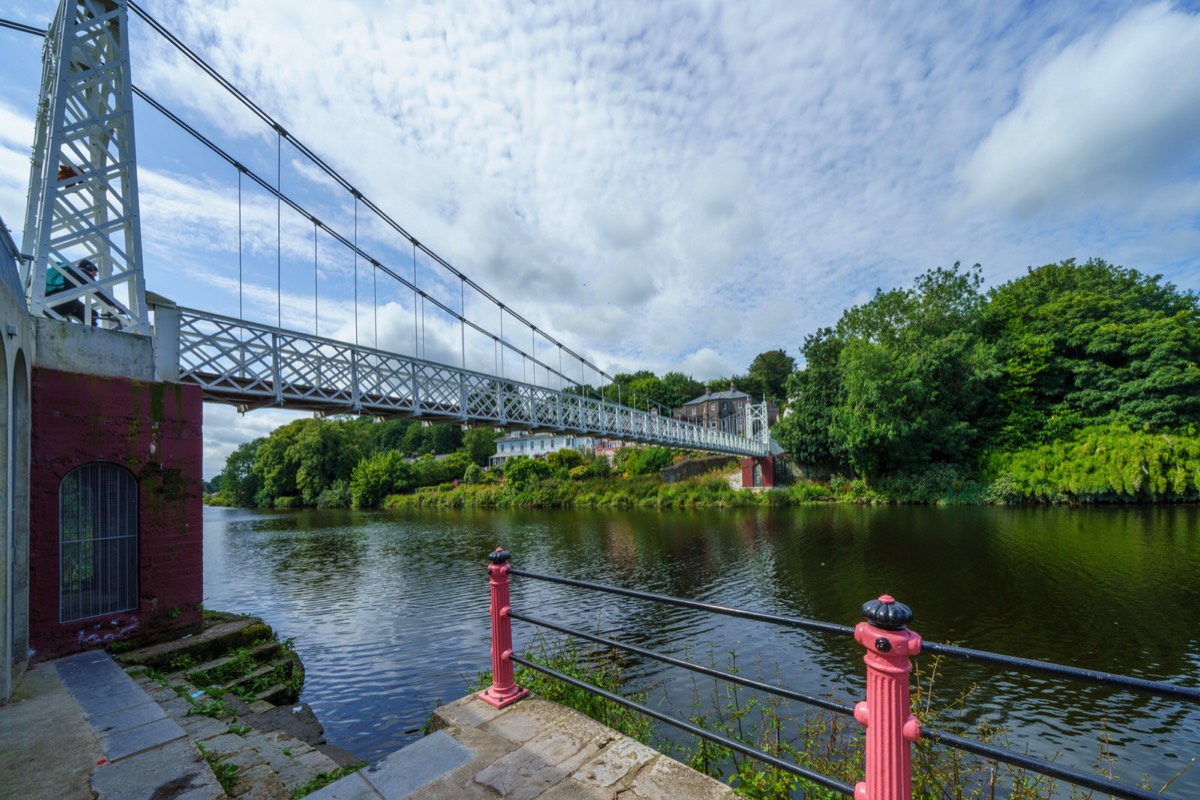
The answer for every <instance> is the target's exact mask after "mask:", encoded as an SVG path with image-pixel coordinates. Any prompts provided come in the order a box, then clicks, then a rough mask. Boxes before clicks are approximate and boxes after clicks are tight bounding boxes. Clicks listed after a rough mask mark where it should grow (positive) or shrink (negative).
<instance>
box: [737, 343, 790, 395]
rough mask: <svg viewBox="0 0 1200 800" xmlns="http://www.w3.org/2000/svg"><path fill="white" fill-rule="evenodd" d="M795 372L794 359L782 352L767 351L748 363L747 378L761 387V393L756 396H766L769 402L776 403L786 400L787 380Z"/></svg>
mask: <svg viewBox="0 0 1200 800" xmlns="http://www.w3.org/2000/svg"><path fill="white" fill-rule="evenodd" d="M795 371H796V359H794V358H792V357H791V356H789V355H788V354H787V353H786V352H785V351H783V350H767V351H766V352H765V353H759V354H758V355H757V356H755V357H754V360H753V361H751V362H750V369H749V371H748V373H747V377H749V378H751V379H753V380H755V381H758V383H759V384H760V385H761V389H762V391H761V392H760V393H759V395H758V396H760V397H761V396H762V395H766V397H767V398H768V399H769V400H772V401H774V402H776V403H778V402H779V401H781V400H784V399H786V397H787V395H786V387H787V379H788V377H789V376H791V374H792V373H793V372H795Z"/></svg>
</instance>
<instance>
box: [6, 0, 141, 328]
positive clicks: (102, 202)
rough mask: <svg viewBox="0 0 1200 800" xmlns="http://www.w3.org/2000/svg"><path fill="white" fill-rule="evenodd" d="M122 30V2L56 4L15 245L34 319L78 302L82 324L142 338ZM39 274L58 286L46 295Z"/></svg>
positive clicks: (133, 166)
mask: <svg viewBox="0 0 1200 800" xmlns="http://www.w3.org/2000/svg"><path fill="white" fill-rule="evenodd" d="M128 30H129V28H128V19H127V13H126V3H125V0H62V2H60V3H59V7H58V11H57V13H56V14H55V17H54V21H53V22H52V23H51V25H50V31H49V33H48V34H47V36H46V44H45V48H44V49H43V51H42V91H41V100H40V101H39V104H38V109H37V118H36V132H35V140H34V147H33V158H32V163H31V166H30V179H29V198H28V202H27V203H26V213H25V231H24V240H23V242H22V248H23V250H24V251H25V252H26V253H29V254H31V255H32V256H33V260H32V262H29V263H27V264H26V266H25V267H24V269H23V274H22V276H21V277H22V280H23V282H24V288H25V293H26V297H27V298H28V301H29V308H30V312H31V313H32V314H34V315H36V316H48V317H52V318H55V319H63V318H64V312H62V311H61V309H63V308H64V306H65V304H68V303H71V302H72V301H79V303H80V304H81V306H82V316H83V320H82V321H83V322H84V323H85V324H90V325H91V324H94V325H97V326H99V327H106V328H113V329H119V330H125V331H129V332H132V333H140V334H144V335H148V334H149V332H150V328H149V315H148V312H147V309H146V299H145V278H144V276H143V272H142V241H141V223H140V217H139V214H138V186H137V167H136V163H137V162H136V157H135V148H134V135H133V92H132V82H131V78H130V59H129V39H128ZM85 259H86V260H89V261H91V262H92V263H93V264H95V265H96V267H97V268H98V274H97V276H96V278H95V279H94V280H89V279H87V277H86V273H85V272H84V271H83V270H81V269H79V264H80V262H81V261H83V260H85ZM49 269H56V270H57V271H58V272H60V273H61V274H62V275H63V277H64V279H65V291H62V292H58V293H55V294H54V295H53V297H52V298H48V297H47V296H46V275H47V271H48V270H49ZM56 307H57V308H58V309H60V310H59V311H56V310H55V308H56ZM77 307H78V306H77Z"/></svg>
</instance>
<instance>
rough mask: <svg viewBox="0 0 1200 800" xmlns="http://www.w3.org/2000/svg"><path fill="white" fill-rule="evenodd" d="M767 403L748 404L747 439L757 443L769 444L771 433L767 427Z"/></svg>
mask: <svg viewBox="0 0 1200 800" xmlns="http://www.w3.org/2000/svg"><path fill="white" fill-rule="evenodd" d="M767 419H768V417H767V401H766V400H764V401H763V402H762V403H761V404H756V403H747V404H746V438H747V439H751V440H753V441H756V442H763V443H769V442H770V441H771V432H770V430H769V429H768V427H767Z"/></svg>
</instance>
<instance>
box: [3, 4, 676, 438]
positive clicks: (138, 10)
mask: <svg viewBox="0 0 1200 800" xmlns="http://www.w3.org/2000/svg"><path fill="white" fill-rule="evenodd" d="M127 5H128V7H129V8H130V10H132V11H133V12H134V13H135V14H136V15H137V16H138V17H139V18H141V19H142V20H143V21H144V22H145V23H146V24H147V25H149V26H150V27H151V28H152V29H153V30H154V31H155V32H157V33H158V34H159V35H160V36H162V37H163V38H164V39H166V40H167V41H168V42H169V43H170V44H171V45H172V46H173V47H175V48H176V49H177V50H178V51H179V52H180V53H182V54H183V55H184V56H185V57H186V58H187V59H188V60H190V61H191V62H192V63H193V64H195V65H196V66H197V67H199V68H200V69H201V70H202V71H203V72H205V73H206V74H207V75H209V77H211V78H212V79H213V80H215V81H216V82H217V83H218V84H219V85H220V86H221V87H222V88H224V89H225V90H226V91H228V92H229V93H230V94H232V95H233V96H234V97H235V98H236V99H237V100H238V101H239V102H240V103H242V105H244V106H245V107H246V108H247V109H249V110H250V111H251V112H252V113H253V114H255V116H257V117H258V118H259V119H260V120H261V121H262V122H263V123H264V124H266V125H268V126H269V127H271V128H272V129H273V130H274V131H275V133H276V186H275V187H271V186H270V184H269V183H268V182H266V181H264V180H263V179H262V178H260V177H259V176H257V175H256V174H254V173H253V172H251V171H250V170H248V169H247V168H246V167H245V166H243V165H242V164H241V163H240V162H238V161H237V160H236V159H234V158H233V157H232V156H230V155H229V154H228V153H226V152H225V151H223V150H222V149H221V148H219V147H218V146H217V145H215V144H214V143H213V142H212V141H210V140H209V139H207V138H206V137H204V136H203V135H202V134H200V133H199V131H197V130H196V129H194V128H193V127H191V126H190V125H188V124H187V123H186V122H184V121H183V120H182V119H181V118H179V117H178V116H177V115H175V114H174V113H172V112H170V111H169V110H168V109H167V108H166V107H164V106H163V105H162V104H160V103H158V102H157V101H155V100H154V99H153V98H151V97H150V96H149V95H148V94H146V93H145V92H144V91H143V90H141V89H140V88H139V87H138V86H136V85H132V86H131V88H132V90H133V93H134V94H136V95H137V96H138V97H139V98H141V99H142V100H143V101H145V102H147V103H148V104H150V105H151V106H152V107H153V108H155V109H156V110H157V111H159V112H160V113H162V114H163V115H164V116H166V117H167V118H168V119H170V120H171V121H172V122H174V123H175V124H176V125H178V126H179V127H181V128H182V129H183V130H184V131H186V132H187V133H189V134H190V135H192V136H193V137H195V138H196V139H197V140H198V141H200V142H201V143H202V144H204V145H205V146H207V147H208V148H209V149H210V150H212V151H213V152H214V153H216V154H217V155H218V156H220V157H221V158H224V159H225V160H226V161H228V162H229V163H230V164H231V165H233V166H234V167H235V168H236V169H237V171H238V316H239V318H241V317H244V298H243V269H244V264H243V249H244V243H243V221H242V204H243V197H242V181H241V176H242V174H243V173H245V174H246V175H248V176H250V177H251V179H252V180H254V181H255V183H257V184H258V185H259V186H260V187H261V188H263V189H265V190H266V191H268V192H269V193H271V194H273V195H275V198H276V293H277V298H276V318H277V323H279V324H282V205H283V204H284V203H286V204H287V205H288V206H289V208H291V209H292V210H294V211H296V212H297V213H299V214H301V215H302V216H304V217H306V218H308V219H309V220H310V221H312V222H313V224H314V225H316V226H318V227H320V228H321V229H322V230H325V231H326V232H327V233H328V234H329V235H330V236H332V237H333V238H335V239H336V240H337V241H338V242H340V243H341V244H343V245H344V246H347V247H348V248H349V249H350V250H351V251H352V252H353V253H354V260H355V273H354V274H355V343H356V344H357V343H358V302H357V288H358V287H357V278H358V268H357V262H358V256H360V255H362V256H363V257H364V258H366V259H367V260H368V261H369V262H370V263H371V265H372V268H373V269H372V281H373V285H374V306H375V310H374V314H375V324H374V327H375V331H374V334H375V344H376V345H378V288H377V283H375V282H376V281H377V275H378V271H379V270H383V272H384V273H385V274H387V275H388V276H389V277H391V278H392V279H394V280H396V281H398V282H400V283H401V284H403V285H405V286H408V287H410V288H412V289H413V293H414V301H415V299H416V298H417V297H418V296H420V298H421V299H422V309H423V306H424V302H423V301H424V299H426V298H428V299H429V300H430V301H431V302H433V303H434V304H435V305H436V306H437V307H438V308H440V309H441V310H443V311H445V312H446V313H447V314H449V315H450V316H452V317H456V318H458V320H459V322H460V325H461V326H462V339H463V343H464V344H463V359H464V363H465V353H466V349H465V338H466V326H468V325H469V326H470V327H471V328H472V329H474V330H476V331H478V332H479V333H481V334H483V335H485V336H490V337H491V338H492V339H493V341H494V342H496V343H497V344H496V346H497V349H498V350H499V352H500V361H501V364H500V370H501V373H503V372H504V364H503V353H504V349H506V348H507V349H510V350H513V351H514V352H515V353H517V354H518V355H520V356H521V357H522V359H528V360H529V361H530V362H532V364H534V365H535V374H536V365H541V366H543V367H545V369H546V371H547V380H549V375H550V374H555V375H557V376H558V377H559V379H560V381H567V382H571V383H575V381H574V379H572V378H570V377H568V376H567V375H566V374H565V373H564V372H563V371H562V353H563V351H565V352H566V353H567V354H568V355H569V356H570V357H571V358H574V359H575V360H577V361H578V362H579V364H580V380H579V383H578V384H577V386H578V387H579V390H580V391H581V392H583V393H584V394H588V393H590V391H591V387H590V386H589V385H588V384H587V383H586V371H587V369H589V368H590V369H591V370H592V371H593V372H594V373H595V374H596V376H597V377H598V378H601V379H608V381H609V382H610V384H611V385H613V386H616V387H617V391H618V396H621V394H622V388H625V389H628V390H629V394H630V395H631V396H632V397H636V398H638V399H640V400H642V401H643V402H645V403H646V404H647V406H654V407H657V408H658V409H660V411H663V410H665V411H667V412H668V414H669V413H670V411H671V409H669V408H667V407H666V406H664V405H663V404H662V403H659V402H658V401H657V400H654V399H652V398H649V397H645V396H644V395H642V394H641V393H639V392H637V391H635V390H633V389H632V388H631V387H623V386H622V384H620V383H619V382H617V381H616V379H615V378H614V377H613V376H611V375H609V374H608V373H607V372H605V371H604V370H602V369H600V367H599V366H597V365H596V364H593V363H591V362H590V361H588V359H586V358H585V357H584V356H582V355H581V354H579V353H577V352H576V351H574V350H573V349H572V348H571V347H569V346H567V345H566V344H564V343H563V342H561V341H559V340H558V339H556V338H554V337H553V336H551V335H549V334H548V333H546V332H545V331H544V330H538V328H537V326H536V325H534V324H533V323H532V322H531V321H529V320H527V319H526V318H525V317H523V316H522V315H520V314H518V313H517V312H515V311H514V310H512V309H511V308H509V307H507V306H505V305H504V304H503V303H502V302H501V301H500V300H499V299H498V298H497V297H496V296H495V295H493V294H492V293H491V292H489V291H488V290H486V289H485V288H483V287H482V286H481V285H479V284H478V283H476V282H475V281H474V280H472V279H471V278H470V277H469V276H467V275H466V274H465V273H463V272H461V271H460V270H459V269H457V268H456V267H454V265H452V264H451V263H450V262H448V261H447V260H446V259H444V258H443V257H441V256H440V255H438V254H437V253H436V252H434V251H433V250H431V249H429V248H428V247H426V246H425V245H424V244H422V243H421V242H420V241H418V240H417V238H416V237H415V236H413V235H412V234H411V233H409V232H408V231H407V230H406V229H405V228H404V227H403V226H402V225H400V224H399V223H398V222H397V221H396V220H395V219H393V218H392V217H391V216H390V215H389V214H388V213H387V212H385V211H384V210H383V209H381V208H380V207H379V206H378V205H376V204H375V203H374V202H373V201H371V200H370V199H369V198H367V197H366V196H365V195H363V194H362V193H361V192H360V191H359V190H358V189H357V188H356V187H355V186H354V185H353V184H352V183H351V182H350V181H349V180H348V179H346V178H345V177H344V176H342V175H341V174H340V173H339V172H338V171H337V170H335V169H334V168H333V167H332V166H330V165H329V164H328V163H327V162H326V161H325V160H324V159H322V158H321V157H320V156H318V155H317V154H316V153H315V152H314V151H312V150H311V149H310V148H309V147H308V146H307V145H305V144H304V143H303V142H301V141H300V140H299V139H297V138H296V137H295V136H293V135H292V134H291V133H290V132H288V130H287V129H286V128H284V127H283V126H282V125H281V124H280V123H279V122H278V121H277V120H275V119H274V118H273V117H272V116H271V115H270V114H269V113H267V112H266V111H265V110H264V109H263V108H262V107H260V106H259V105H258V104H257V103H255V102H254V101H253V100H251V99H250V98H249V97H248V96H247V95H246V94H244V93H243V92H242V91H241V90H239V89H238V88H237V87H236V86H235V85H234V84H233V83H231V82H230V81H229V80H228V79H226V78H225V77H224V76H223V75H221V73H220V72H218V71H217V70H216V69H215V68H214V67H212V66H211V65H209V64H208V63H207V62H206V61H205V60H204V59H203V58H201V57H200V56H199V55H198V54H197V53H196V52H195V51H193V50H192V49H191V48H189V47H188V46H187V45H186V44H184V43H183V41H182V40H180V39H179V38H178V37H177V36H175V35H174V34H173V33H171V31H170V30H168V29H167V28H166V27H165V26H164V25H162V24H161V23H160V22H158V20H156V19H155V18H154V17H153V16H151V15H150V13H149V12H147V11H146V10H145V9H143V8H142V7H141V6H140V5H138V4H137V3H136V2H133V0H129V2H128V3H127ZM0 27H6V28H10V29H13V30H16V31H19V32H22V33H27V34H31V35H35V36H42V37H45V35H46V31H45V30H43V29H40V28H35V27H33V26H30V25H25V24H23V23H18V22H14V21H11V20H4V19H0ZM284 140H286V141H287V142H288V143H289V144H291V145H292V146H293V147H295V148H296V149H297V150H298V151H299V152H300V153H301V154H302V155H304V156H305V157H306V158H308V159H309V160H310V161H311V162H312V163H313V164H314V165H316V166H317V167H318V168H319V169H321V170H322V171H323V172H324V173H325V174H326V175H328V176H329V177H330V178H332V179H333V180H334V182H335V183H337V184H338V185H339V186H341V187H342V188H343V189H345V190H346V191H348V192H349V193H350V194H351V195H352V196H353V198H354V204H355V232H354V240H353V241H352V242H351V241H348V240H347V239H346V238H345V237H344V236H342V235H340V234H338V233H337V232H336V231H334V230H332V229H331V228H329V227H328V226H326V225H325V224H324V223H321V222H320V221H319V220H318V219H317V218H316V217H315V216H314V215H313V214H311V213H309V212H308V211H306V210H305V209H304V208H302V207H301V206H300V205H299V204H298V203H296V202H295V201H293V200H291V199H290V198H288V197H287V196H285V195H284V194H283V192H282V142H283V141H284ZM359 201H361V202H362V204H363V205H364V206H365V207H366V208H368V209H369V210H370V211H372V212H373V213H374V214H375V215H376V216H377V217H379V219H381V220H382V221H383V222H384V223H386V224H387V225H388V226H389V227H391V228H392V229H393V230H395V231H396V232H397V233H399V234H400V235H401V236H402V237H404V238H405V239H407V240H408V241H409V242H410V243H411V244H412V247H413V278H414V280H413V282H412V283H409V282H408V281H407V280H405V279H404V278H402V277H401V276H399V275H398V274H397V273H395V272H394V271H392V270H391V269H389V268H387V267H386V266H385V265H383V264H381V263H380V262H379V261H378V260H377V259H375V258H373V257H371V256H369V255H367V254H366V253H364V252H363V251H362V250H361V249H360V248H359V246H358V241H357V240H358V235H357V228H358V203H359ZM418 249H419V250H421V251H422V252H423V253H425V255H426V256H428V257H429V258H430V259H431V260H432V261H433V262H434V263H436V264H438V265H439V266H441V267H442V268H443V269H445V270H447V271H449V272H450V273H451V274H452V275H454V276H455V277H457V278H459V280H460V287H461V294H462V295H463V297H462V303H461V306H460V311H459V312H457V313H456V312H454V311H453V310H452V309H450V308H449V307H448V306H447V305H446V304H444V303H442V302H441V301H440V300H438V299H437V298H436V297H430V296H428V295H426V293H425V292H423V291H421V290H420V289H419V287H418V285H417V281H416V251H417V250H418ZM466 286H470V287H471V288H472V289H473V290H475V291H476V292H478V293H479V294H480V295H481V296H482V297H484V298H485V299H487V300H488V301H490V302H491V303H493V304H494V305H496V306H497V307H498V308H499V309H500V314H501V327H502V328H503V318H504V312H505V311H507V312H508V313H509V315H511V316H512V317H513V318H514V319H515V320H516V321H517V322H519V323H521V324H523V325H525V326H526V327H528V328H529V329H530V332H531V339H532V340H533V344H532V348H531V349H532V350H533V351H534V352H533V353H530V354H527V353H525V352H524V351H523V350H521V349H520V348H518V347H516V346H515V345H513V344H510V343H509V342H508V341H507V340H506V339H505V338H504V336H503V330H502V331H501V335H500V337H499V338H497V337H496V336H495V334H492V333H490V332H489V331H487V330H486V329H484V328H482V327H481V326H480V325H478V324H477V323H474V322H471V321H469V320H467V319H466V314H465V306H466V303H465V287H466ZM417 313H418V312H417V308H416V304H415V302H414V307H413V324H414V353H415V352H416V350H415V348H416V347H417V341H415V339H416V338H417V325H418V319H417ZM422 313H423V312H422ZM538 333H540V334H541V335H542V337H543V338H544V339H546V340H547V341H548V342H550V343H551V344H554V345H556V346H557V347H558V349H559V369H558V370H554V369H553V368H552V367H550V365H548V364H545V363H543V362H541V361H538V359H537V358H536V336H537V334H538ZM561 387H562V384H561V383H560V388H561ZM600 396H603V395H602V394H601V395H600Z"/></svg>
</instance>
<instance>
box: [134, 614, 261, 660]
mask: <svg viewBox="0 0 1200 800" xmlns="http://www.w3.org/2000/svg"><path fill="white" fill-rule="evenodd" d="M272 635H273V632H272V631H271V626H269V625H267V624H266V623H264V622H263V621H262V620H260V619H256V618H254V617H246V618H236V619H231V620H228V621H225V622H218V623H216V624H213V625H209V626H207V627H205V628H204V629H203V630H201V631H200V632H199V633H196V634H193V635H190V636H188V637H185V638H182V639H175V640H172V641H169V642H161V643H159V644H153V645H150V646H148V647H142V648H138V649H137V650H131V651H129V652H128V653H119V654H114V656H113V657H114V658H115V659H116V660H117V663H119V664H121V665H122V666H126V667H128V666H145V667H149V668H151V669H155V670H159V671H161V672H169V671H170V670H171V662H172V661H174V660H175V659H177V658H179V657H180V656H182V655H187V656H190V657H191V658H192V659H193V660H195V661H196V662H198V663H205V662H208V661H212V660H214V659H216V658H218V657H220V656H222V655H224V654H226V653H228V652H229V651H230V650H236V649H237V648H239V647H249V646H251V645H253V644H254V643H255V642H258V641H261V640H263V639H269V638H271V636H272Z"/></svg>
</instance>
